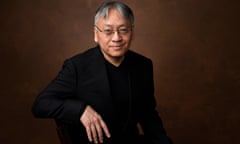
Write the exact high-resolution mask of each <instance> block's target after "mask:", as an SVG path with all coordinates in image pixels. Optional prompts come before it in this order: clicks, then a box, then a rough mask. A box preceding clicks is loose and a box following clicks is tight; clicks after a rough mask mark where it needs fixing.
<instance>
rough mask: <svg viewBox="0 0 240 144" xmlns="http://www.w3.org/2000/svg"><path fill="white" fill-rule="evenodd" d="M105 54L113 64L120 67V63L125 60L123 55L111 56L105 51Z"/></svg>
mask: <svg viewBox="0 0 240 144" xmlns="http://www.w3.org/2000/svg"><path fill="white" fill-rule="evenodd" d="M102 53H103V56H104V58H105V59H106V60H107V61H108V62H109V63H111V64H113V65H114V66H116V67H118V66H120V64H121V63H122V61H123V60H124V56H121V57H111V56H108V55H107V54H105V53H104V52H103V51H102Z"/></svg>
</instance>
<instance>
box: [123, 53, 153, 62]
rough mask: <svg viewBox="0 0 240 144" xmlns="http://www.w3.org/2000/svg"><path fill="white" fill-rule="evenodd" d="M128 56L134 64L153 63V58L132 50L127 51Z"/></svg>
mask: <svg viewBox="0 0 240 144" xmlns="http://www.w3.org/2000/svg"><path fill="white" fill-rule="evenodd" d="M126 57H127V59H128V60H129V61H130V62H131V63H132V64H141V65H143V64H152V60H151V59H150V58H148V57H146V56H144V55H142V54H140V53H137V52H135V51H132V50H129V51H128V52H127V54H126Z"/></svg>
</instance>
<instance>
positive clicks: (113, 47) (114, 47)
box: [110, 45, 123, 50]
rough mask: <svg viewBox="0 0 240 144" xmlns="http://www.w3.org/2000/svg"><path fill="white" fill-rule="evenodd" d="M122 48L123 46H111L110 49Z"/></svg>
mask: <svg viewBox="0 0 240 144" xmlns="http://www.w3.org/2000/svg"><path fill="white" fill-rule="evenodd" d="M122 47H123V45H111V46H110V48H112V49H114V50H119V49H121V48H122Z"/></svg>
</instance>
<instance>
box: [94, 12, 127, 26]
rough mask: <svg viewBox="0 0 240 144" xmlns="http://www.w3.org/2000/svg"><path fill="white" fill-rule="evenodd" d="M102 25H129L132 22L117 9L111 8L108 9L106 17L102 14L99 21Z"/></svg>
mask: <svg viewBox="0 0 240 144" xmlns="http://www.w3.org/2000/svg"><path fill="white" fill-rule="evenodd" d="M97 23H98V24H100V25H106V26H122V25H129V24H130V23H131V22H130V20H129V19H127V18H125V17H124V16H123V15H122V14H121V13H120V12H119V11H118V10H117V9H115V8H111V9H109V10H108V15H107V16H106V17H103V16H101V17H100V18H99V20H98V22H97Z"/></svg>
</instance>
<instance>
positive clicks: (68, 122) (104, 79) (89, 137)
mask: <svg viewBox="0 0 240 144" xmlns="http://www.w3.org/2000/svg"><path fill="white" fill-rule="evenodd" d="M133 26H134V16H133V13H132V10H131V9H130V8H129V7H128V6H127V5H125V4H123V3H121V2H114V1H111V2H106V3H104V4H103V5H102V6H101V7H100V8H99V9H98V10H97V12H96V16H95V22H94V40H95V42H96V43H97V44H98V45H97V46H96V47H95V48H92V49H89V50H87V51H86V52H83V53H81V54H78V55H76V56H74V57H72V58H70V59H68V60H66V61H65V63H64V65H63V68H62V70H61V71H60V72H59V74H58V75H57V77H56V78H55V79H54V80H53V81H52V82H51V83H50V84H49V85H48V87H47V88H46V89H45V90H44V91H43V92H42V93H40V95H39V96H38V97H37V98H36V101H35V103H34V105H33V109H32V111H33V114H34V115H35V116H36V117H40V118H54V119H55V120H56V121H57V123H58V124H63V125H64V126H65V127H66V129H67V131H68V134H69V136H70V139H71V142H72V143H73V144H88V143H89V142H92V143H105V144H139V143H140V142H141V141H140V139H139V134H138V129H137V123H140V124H141V126H142V128H143V131H144V136H145V138H146V140H147V144H151V143H152V144H168V143H169V140H168V137H167V135H166V133H165V131H164V128H163V125H162V122H161V119H160V117H159V116H158V114H157V111H156V110H155V106H156V102H155V99H154V86H153V67H152V62H151V60H150V59H148V58H146V57H144V56H141V55H139V54H137V53H135V52H133V51H130V50H129V47H130V44H131V41H132V38H133Z"/></svg>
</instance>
